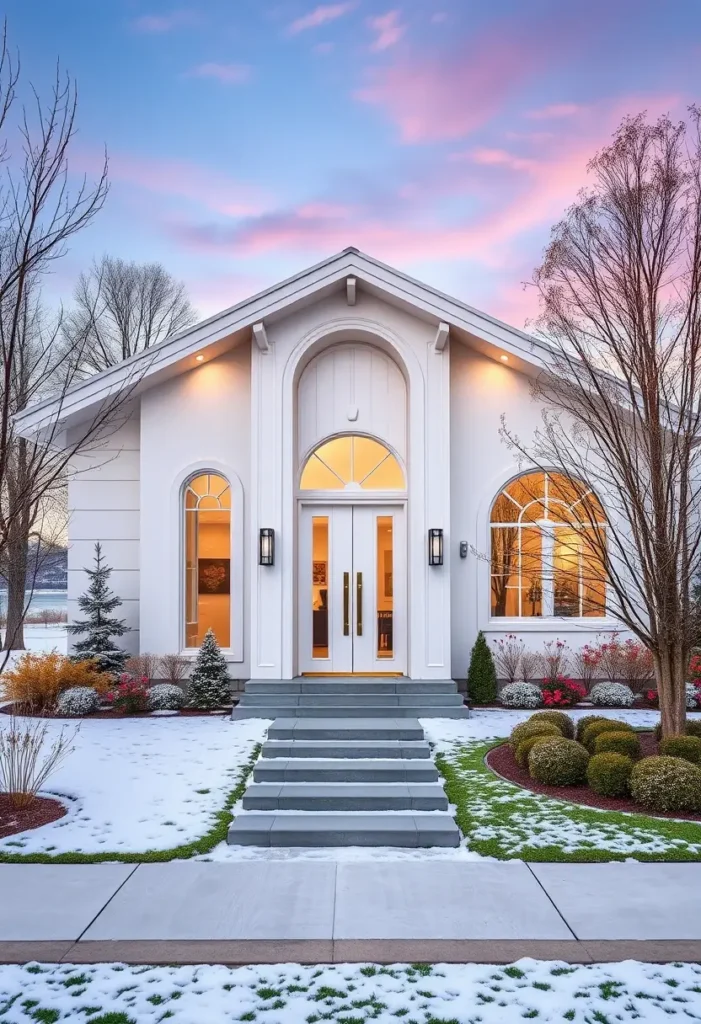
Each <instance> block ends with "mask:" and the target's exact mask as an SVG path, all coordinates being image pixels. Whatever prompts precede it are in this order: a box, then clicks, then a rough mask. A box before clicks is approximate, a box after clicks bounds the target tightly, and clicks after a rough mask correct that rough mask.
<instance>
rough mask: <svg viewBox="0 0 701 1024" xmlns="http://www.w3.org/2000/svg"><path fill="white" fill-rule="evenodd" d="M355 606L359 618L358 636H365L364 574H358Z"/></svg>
mask: <svg viewBox="0 0 701 1024" xmlns="http://www.w3.org/2000/svg"><path fill="white" fill-rule="evenodd" d="M355 606H356V615H357V617H358V625H357V629H356V633H357V635H358V636H362V635H363V574H362V572H359V573H356V576H355Z"/></svg>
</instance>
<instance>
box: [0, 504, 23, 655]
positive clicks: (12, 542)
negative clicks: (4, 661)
mask: <svg viewBox="0 0 701 1024" xmlns="http://www.w3.org/2000/svg"><path fill="white" fill-rule="evenodd" d="M19 526H20V524H19V523H16V524H13V527H12V529H11V530H10V533H9V535H8V543H7V549H6V556H7V626H6V628H5V639H4V643H3V647H2V649H3V650H4V651H23V650H25V646H24V614H25V587H26V585H27V538H26V537H24V536H22V534H23V531H22V530H20V529H18V527H19Z"/></svg>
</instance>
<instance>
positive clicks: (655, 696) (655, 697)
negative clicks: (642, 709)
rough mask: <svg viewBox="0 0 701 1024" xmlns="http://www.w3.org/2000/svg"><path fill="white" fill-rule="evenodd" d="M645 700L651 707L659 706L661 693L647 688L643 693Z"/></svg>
mask: <svg viewBox="0 0 701 1024" xmlns="http://www.w3.org/2000/svg"><path fill="white" fill-rule="evenodd" d="M643 700H644V701H645V703H646V704H647V705H648V707H651V708H658V707H659V706H660V695H659V693H658V692H657V690H645V691H644V693H643Z"/></svg>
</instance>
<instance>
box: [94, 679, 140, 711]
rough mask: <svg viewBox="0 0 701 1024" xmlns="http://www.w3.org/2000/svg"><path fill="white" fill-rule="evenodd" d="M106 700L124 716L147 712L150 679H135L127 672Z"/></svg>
mask: <svg viewBox="0 0 701 1024" xmlns="http://www.w3.org/2000/svg"><path fill="white" fill-rule="evenodd" d="M105 700H106V701H107V702H108V703H109V704H111V705H112V707H113V708H114V710H115V711H118V712H119V713H120V714H122V715H136V714H138V713H139V711H145V710H146V707H147V704H148V679H147V678H146V677H145V676H144V677H143V678H141V679H134V678H133V677H132V676H130V675H128V674H127V673H126V672H125V673H124V674H123V675H121V676H120V677H119V682H118V683H117V685H116V686H115V688H114V689H113V690H110V692H109V693H108V694H107V696H106V698H105Z"/></svg>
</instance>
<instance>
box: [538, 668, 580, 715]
mask: <svg viewBox="0 0 701 1024" xmlns="http://www.w3.org/2000/svg"><path fill="white" fill-rule="evenodd" d="M542 693H543V704H544V705H545V706H546V707H548V708H570V707H572V705H573V704H579V702H580V700H584V698H585V697H586V695H587V688H586V686H583V685H582V683H576V682H575V681H574V679H567V677H566V676H563V675H558V676H557V677H556V678H555V679H544V680H543V686H542Z"/></svg>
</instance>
